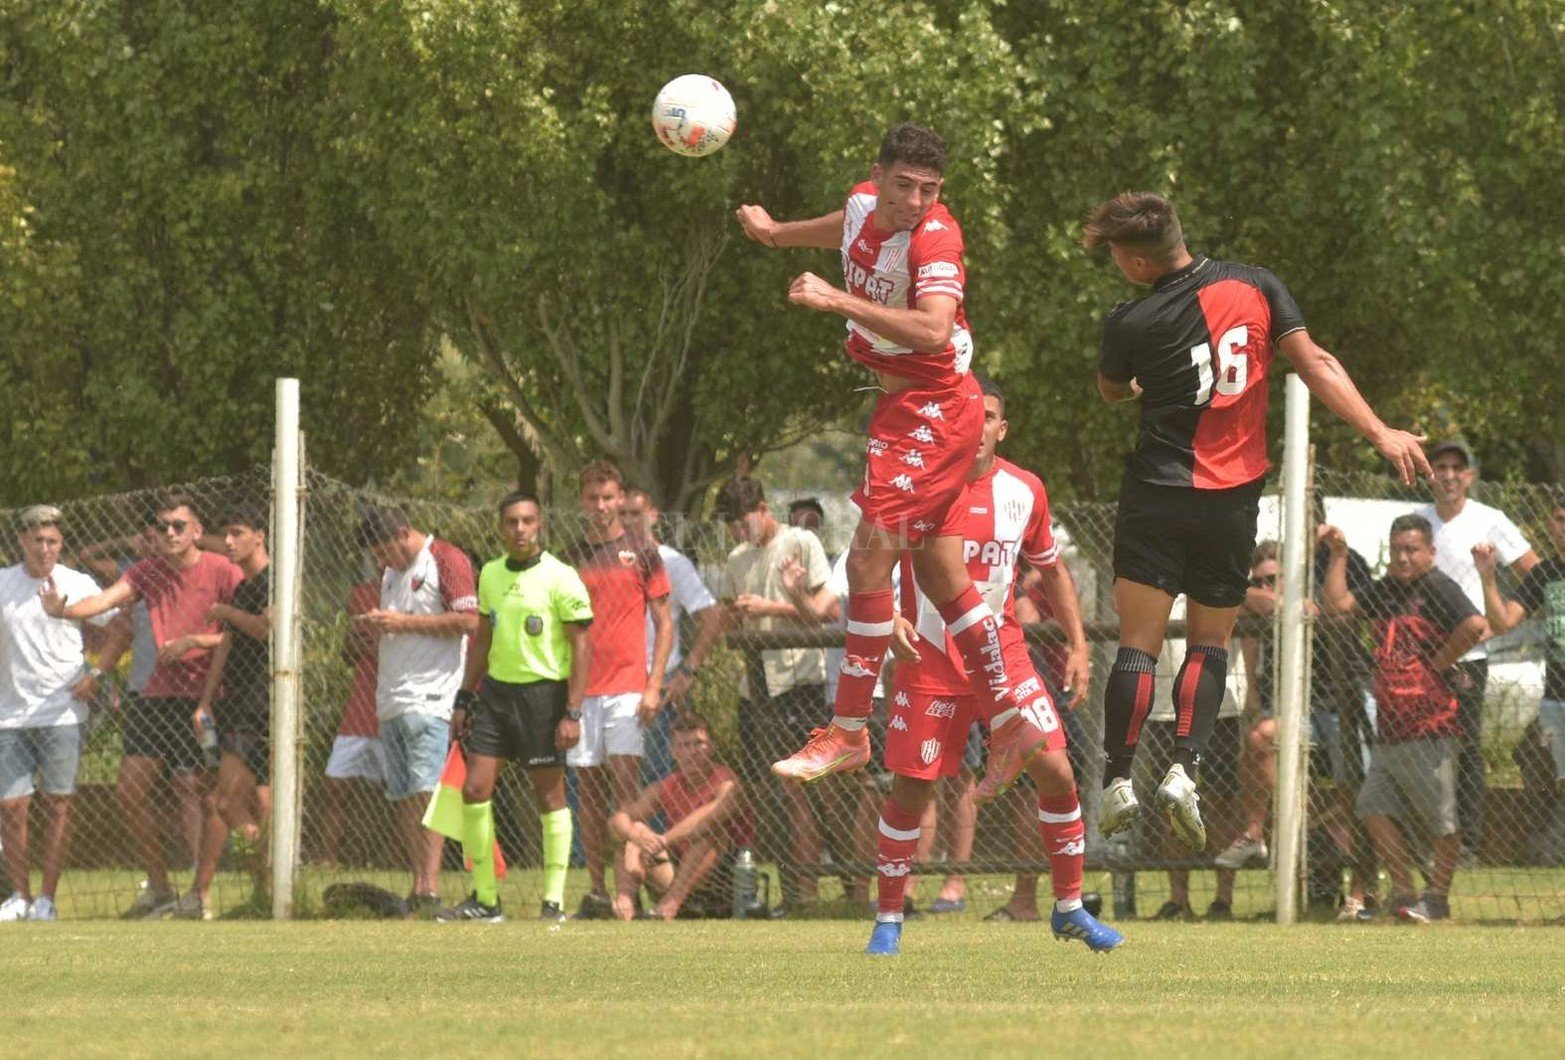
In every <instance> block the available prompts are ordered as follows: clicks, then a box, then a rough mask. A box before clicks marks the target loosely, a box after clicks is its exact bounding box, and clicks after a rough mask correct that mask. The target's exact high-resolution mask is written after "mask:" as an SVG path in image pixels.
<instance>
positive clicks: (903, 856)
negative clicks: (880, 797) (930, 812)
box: [875, 799, 924, 920]
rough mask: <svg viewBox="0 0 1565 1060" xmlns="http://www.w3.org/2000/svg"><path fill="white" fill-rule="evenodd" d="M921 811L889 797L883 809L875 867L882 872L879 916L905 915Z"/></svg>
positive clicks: (881, 809)
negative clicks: (902, 806) (904, 900)
mask: <svg viewBox="0 0 1565 1060" xmlns="http://www.w3.org/2000/svg"><path fill="white" fill-rule="evenodd" d="M923 816H924V815H923V814H921V813H912V812H910V811H908V810H904V809H901V808H900V807H899V806H897V804H896V803H894V802H892V801H891V800H890V799H887V800H886V804H885V805H884V806H882V807H881V808H880V841H879V842H878V843H877V844H876V847H875V851H876V858H875V860H876V864H875V870H876V871H877V872H878V873H880V891H879V897H880V901H879V903H878V905H877V908H878V911H879V915H880V916H882V917H884V916H890V915H893V914H894V915H895V916H896V917H897V919H898V920H900V919H901V918H902V896H903V894H904V893H905V892H906V891H907V880H908V877H909V876H911V875H912V874H913V855H914V853H915V852H916V851H917V850H918V831H919V827H918V826H919V821H920V820H921V819H922V818H923Z"/></svg>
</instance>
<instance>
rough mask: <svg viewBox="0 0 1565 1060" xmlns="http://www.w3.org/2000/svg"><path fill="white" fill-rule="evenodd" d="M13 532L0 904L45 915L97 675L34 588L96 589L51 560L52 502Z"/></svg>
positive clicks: (69, 629)
mask: <svg viewBox="0 0 1565 1060" xmlns="http://www.w3.org/2000/svg"><path fill="white" fill-rule="evenodd" d="M17 541H18V543H19V544H20V545H21V549H22V556H23V559H22V562H21V563H18V564H17V565H16V566H14V567H7V568H5V569H4V570H0V844H3V845H4V847H5V859H6V869H7V871H8V873H9V875H10V877H11V887H12V893H11V896H10V897H9V898H7V899H5V901H4V902H3V903H0V921H10V920H54V919H55V918H56V915H55V907H54V893H55V888H56V887H57V886H58V885H59V882H60V871H61V869H62V867H63V866H64V864H65V844H66V836H67V834H68V832H69V829H70V817H71V801H72V796H73V795H74V794H75V792H76V768H77V765H78V764H79V762H80V760H81V750H82V738H83V733H84V732H85V728H84V724H83V723H84V722H86V720H87V713H88V703H89V702H91V700H92V698H93V696H94V695H96V694H97V691H98V679H99V677H101V676H102V674H101V672H100V671H99V670H98V669H97V668H95V667H93V666H89V665H88V664H87V659H86V656H85V654H84V652H83V650H82V632H81V625H80V623H78V622H72V621H69V620H67V619H62V618H51V617H50V616H49V615H48V614H46V613H45V612H44V609H43V602H42V595H43V594H44V593H45V592H48V593H53V594H58V595H59V596H63V597H65V598H67V599H69V600H81V599H85V598H86V597H89V596H93V595H95V594H96V593H97V592H98V584H97V583H96V582H94V581H93V580H92V579H91V578H90V577H88V576H87V575H85V574H83V573H81V572H80V571H75V570H72V569H71V568H69V567H64V566H61V565H60V563H59V558H60V548H61V546H62V544H63V539H62V537H61V534H60V511H59V509H58V508H51V507H49V506H47V505H36V506H34V507H32V508H28V509H27V510H26V511H24V512H23V513H22V526H21V532H20V533H19V534H18V535H17ZM91 621H92V622H93V624H94V625H99V626H102V625H107V624H108V623H109V622H110V621H119V622H122V623H123V621H124V620H123V619H120V618H118V616H117V615H116V614H115V613H113V612H110V613H106V614H103V615H99V616H97V617H96V618H94V619H92V620H91ZM35 782H36V784H37V788H35V787H34V784H35ZM38 788H41V789H42V793H43V800H44V805H45V807H46V808H47V811H48V813H47V825H46V827H45V832H44V838H43V858H42V868H43V881H42V883H43V886H42V887H41V888H40V889H39V891H38V896H37V897H36V898H34V897H33V892H32V888H31V880H30V872H31V868H32V865H31V861H30V853H31V851H30V844H29V841H28V840H29V837H28V827H27V826H28V811H29V809H30V808H31V806H32V796H33V792H34V791H35V790H37V789H38Z"/></svg>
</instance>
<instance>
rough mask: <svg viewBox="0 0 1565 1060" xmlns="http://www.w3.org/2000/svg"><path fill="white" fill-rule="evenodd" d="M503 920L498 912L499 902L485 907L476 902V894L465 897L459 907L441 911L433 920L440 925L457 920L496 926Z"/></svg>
mask: <svg viewBox="0 0 1565 1060" xmlns="http://www.w3.org/2000/svg"><path fill="white" fill-rule="evenodd" d="M504 919H505V914H503V913H501V912H500V900H499V899H498V898H496V899H495V903H494V905H485V904H484V903H483V902H480V901H479V900H478V894H477V892H474V893H473V894H470V895H468V896H467V900H466V901H464V902H463V903H462V904H461V905H457V906H453V907H451V908H450V909H442V910H440V912H438V913H436V914H435V920H436V921H437V922H439V923H441V924H452V923H455V922H456V921H458V920H468V921H476V922H477V923H480V924H498V923H500V922H501V921H502V920H504Z"/></svg>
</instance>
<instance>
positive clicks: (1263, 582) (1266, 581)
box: [1250, 574, 1277, 589]
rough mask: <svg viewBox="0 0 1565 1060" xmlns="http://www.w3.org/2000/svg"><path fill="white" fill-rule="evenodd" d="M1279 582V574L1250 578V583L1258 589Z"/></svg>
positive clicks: (1269, 586)
mask: <svg viewBox="0 0 1565 1060" xmlns="http://www.w3.org/2000/svg"><path fill="white" fill-rule="evenodd" d="M1276 584H1277V575H1275V574H1264V575H1261V576H1260V577H1255V578H1251V579H1250V585H1251V587H1252V588H1256V589H1270V588H1272V587H1273V586H1275V585H1276Z"/></svg>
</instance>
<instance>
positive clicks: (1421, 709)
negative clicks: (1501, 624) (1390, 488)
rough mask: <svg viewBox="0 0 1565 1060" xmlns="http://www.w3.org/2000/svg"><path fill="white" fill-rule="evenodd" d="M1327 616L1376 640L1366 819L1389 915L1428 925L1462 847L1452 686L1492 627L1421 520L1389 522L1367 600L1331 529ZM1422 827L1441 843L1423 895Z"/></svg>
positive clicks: (1446, 910)
mask: <svg viewBox="0 0 1565 1060" xmlns="http://www.w3.org/2000/svg"><path fill="white" fill-rule="evenodd" d="M1323 540H1324V542H1325V544H1326V547H1327V548H1328V549H1330V550H1331V560H1330V563H1329V564H1328V565H1327V567H1326V592H1325V598H1324V604H1325V608H1326V610H1327V611H1328V612H1330V613H1337V614H1358V615H1363V616H1365V617H1367V618H1368V619H1369V620H1370V623H1371V624H1372V626H1373V628H1374V634H1375V665H1374V685H1375V702H1376V706H1377V715H1376V722H1377V729H1378V732H1377V734H1376V737H1377V738H1376V743H1375V748H1374V751H1373V753H1372V755H1371V757H1370V763H1369V772H1368V774H1367V775H1366V776H1365V778H1364V786H1363V787H1362V788H1361V789H1360V790H1359V796H1358V812H1359V816H1360V817H1361V818H1363V820H1364V825H1365V827H1366V828H1368V829H1369V835H1370V839H1371V840H1373V842H1374V844H1375V851H1376V853H1377V854H1378V855H1379V856H1380V859H1381V861H1383V862H1384V863H1385V865H1386V868H1387V870H1388V871H1389V872H1390V874H1391V882H1392V885H1393V887H1394V888H1395V895H1394V897H1393V899H1392V903H1391V911H1392V913H1393V914H1394V915H1396V916H1397V917H1399V918H1401V919H1403V920H1409V921H1413V922H1414V923H1420V924H1427V923H1429V922H1430V921H1431V920H1444V919H1446V918H1447V917H1449V916H1450V915H1451V906H1450V893H1451V881H1452V878H1453V877H1454V876H1455V874H1456V864H1457V859H1458V857H1459V856H1460V854H1461V849H1462V831H1461V827H1460V824H1459V823H1458V818H1457V800H1456V778H1457V768H1458V767H1457V761H1458V757H1459V754H1460V742H1461V736H1462V723H1461V720H1460V716H1459V713H1458V712H1459V709H1460V708H1459V706H1458V703H1457V695H1456V689H1455V687H1454V686H1453V682H1456V681H1459V680H1461V678H1462V676H1463V673H1462V671H1461V670H1460V669H1457V668H1456V664H1457V662H1458V661H1459V660H1460V659H1461V658H1462V656H1463V655H1464V654H1465V653H1466V652H1467V651H1468V650H1469V649H1470V648H1472V646H1473V645H1474V644H1477V643H1478V642H1479V641H1480V640H1482V639H1483V637H1484V635H1485V634H1486V632H1487V626H1486V624H1485V622H1484V619H1483V616H1482V615H1480V614H1479V613H1478V612H1477V610H1476V609H1475V608H1474V607H1473V605H1472V601H1470V600H1468V598H1467V595H1466V594H1465V593H1463V592H1462V589H1461V587H1460V586H1459V585H1457V584H1456V582H1455V581H1453V580H1452V579H1451V578H1450V577H1448V576H1447V575H1445V574H1444V573H1442V572H1441V571H1439V570H1436V569H1435V549H1434V532H1433V531H1432V530H1431V529H1430V526H1429V521H1428V520H1427V519H1425V518H1424V517H1423V516H1420V515H1404V516H1401V517H1399V518H1397V519H1395V520H1393V521H1392V523H1391V549H1390V554H1391V559H1390V565H1389V566H1388V567H1387V573H1386V576H1385V577H1384V578H1382V579H1380V580H1379V581H1378V582H1376V583H1375V584H1374V585H1373V586H1371V587H1370V588H1369V589H1366V590H1364V591H1363V592H1362V593H1355V592H1353V591H1351V590H1350V589H1349V588H1348V583H1347V567H1348V546H1347V541H1346V540H1345V539H1344V537H1343V535H1342V531H1341V530H1338V529H1337V528H1336V527H1329V528H1328V529H1327V530H1326V531H1325V533H1324V535H1323ZM1399 824H1400V825H1401V827H1402V828H1407V829H1408V830H1410V831H1412V830H1415V829H1421V830H1422V831H1423V832H1425V833H1427V834H1428V835H1429V837H1430V838H1431V839H1432V840H1433V844H1434V869H1433V872H1432V873H1431V874H1430V877H1429V879H1428V881H1427V883H1428V887H1427V888H1426V890H1425V891H1424V894H1423V896H1422V897H1419V896H1417V895H1416V894H1415V893H1414V890H1413V875H1412V871H1411V868H1410V866H1409V858H1408V847H1407V840H1406V839H1405V838H1404V837H1403V834H1402V830H1401V828H1399V827H1398V826H1399Z"/></svg>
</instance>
